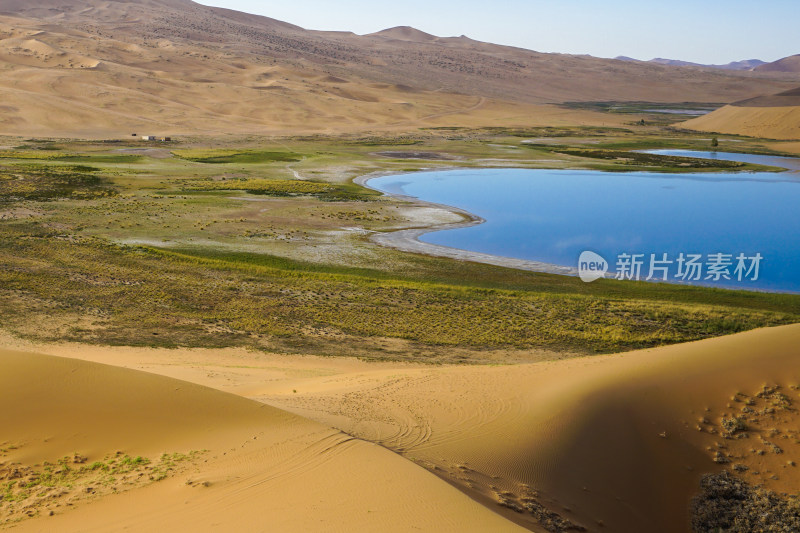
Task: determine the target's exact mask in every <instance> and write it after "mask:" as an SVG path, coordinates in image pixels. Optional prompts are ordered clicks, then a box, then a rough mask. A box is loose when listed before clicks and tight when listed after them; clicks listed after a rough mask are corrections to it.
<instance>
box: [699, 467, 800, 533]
mask: <svg viewBox="0 0 800 533" xmlns="http://www.w3.org/2000/svg"><path fill="white" fill-rule="evenodd" d="M692 530H693V531H695V532H696V533H719V532H722V531H724V532H729V533H752V532H754V531H775V532H786V533H789V532H795V531H800V499H798V497H797V496H786V497H784V496H780V495H778V494H776V493H775V492H772V491H770V490H766V489H763V488H759V487H753V486H751V485H750V484H748V483H747V482H745V481H743V480H741V479H738V478H736V477H734V476H733V475H731V474H730V473H729V472H722V473H719V474H709V475H706V476H704V477H703V480H702V482H701V491H700V494H699V495H697V496H696V497H695V498H694V499H693V500H692Z"/></svg>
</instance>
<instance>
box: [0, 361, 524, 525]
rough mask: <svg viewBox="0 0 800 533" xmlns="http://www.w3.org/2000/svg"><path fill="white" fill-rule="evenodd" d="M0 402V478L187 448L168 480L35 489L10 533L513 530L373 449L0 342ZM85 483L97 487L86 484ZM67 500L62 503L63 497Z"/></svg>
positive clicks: (198, 392)
mask: <svg viewBox="0 0 800 533" xmlns="http://www.w3.org/2000/svg"><path fill="white" fill-rule="evenodd" d="M0 399H1V400H2V403H3V405H4V406H6V407H5V408H4V409H3V410H2V411H0V427H2V428H3V430H2V438H3V439H5V442H3V446H2V454H3V456H2V457H0V463H1V464H0V475H3V476H4V477H7V476H11V477H10V479H11V480H12V481H13V482H14V483H23V482H28V481H29V480H30V479H33V477H34V476H32V475H29V473H30V472H33V471H35V470H36V466H35V465H37V464H39V465H41V463H42V461H51V462H54V461H56V460H57V459H59V458H60V457H62V456H65V455H66V456H68V457H70V458H71V457H77V456H82V457H84V458H85V459H84V461H85V462H80V463H78V464H75V465H72V463H69V464H70V465H72V468H73V469H78V468H80V465H81V464H85V465H91V464H93V462H94V461H102V460H104V458H105V457H107V456H108V455H109V454H111V455H115V454H116V452H117V451H120V452H122V453H125V454H130V455H131V456H133V455H137V456H139V455H141V456H144V457H153V456H154V454H156V455H159V454H161V453H162V452H166V453H174V452H183V453H188V452H190V451H195V452H197V454H196V455H192V457H193V458H192V459H189V460H187V461H186V462H185V464H184V465H183V466H182V467H181V468H178V469H176V471H175V472H174V473H173V474H172V475H170V476H168V477H167V478H166V479H163V480H161V481H157V482H152V483H144V484H141V483H140V484H136V483H134V482H131V484H129V486H125V485H124V484H122V483H121V482H120V481H119V480H117V481H108V480H106V481H104V483H110V484H111V490H112V492H113V490H117V489H118V490H119V491H120V492H119V493H117V494H110V495H105V496H103V497H99V496H92V495H89V496H88V497H87V498H88V501H85V500H86V498H85V499H83V500H81V499H75V498H71V499H70V495H66V496H65V495H59V490H55V491H53V490H50V491H49V492H48V490H49V489H46V488H44V487H43V486H41V485H40V486H37V487H36V488H35V489H33V490H34V491H40V490H41V491H42V492H43V493H47V494H48V496H47V497H45V496H43V498H44V499H43V500H42V501H38V502H36V501H33V503H35V504H36V506H34V507H31V508H29V509H28V511H30V512H31V513H35V512H36V511H39V512H40V513H41V514H42V515H44V516H41V517H40V518H30V519H27V520H24V521H22V522H20V523H19V524H18V525H17V526H16V527H15V528H14V530H15V531H17V530H19V531H98V532H99V531H103V532H106V531H121V530H127V531H168V530H173V531H220V530H226V531H409V530H411V529H421V530H428V531H514V530H516V529H518V528H517V527H516V526H514V525H513V524H512V523H511V522H508V521H506V520H505V519H503V518H501V517H500V516H498V515H496V514H494V513H492V512H491V511H489V510H488V509H485V508H483V507H481V506H480V505H476V504H475V502H473V501H472V500H470V499H469V498H468V497H467V496H465V495H464V494H462V493H461V492H459V491H458V490H456V489H455V488H453V487H451V486H450V485H448V484H447V483H445V482H444V481H442V480H440V479H437V478H436V477H435V476H433V475H431V474H430V473H428V472H426V471H425V470H424V469H422V468H420V467H418V466H416V465H414V464H413V463H411V462H409V461H407V460H405V459H402V458H401V457H399V456H397V455H395V454H393V453H391V452H389V451H387V450H385V449H383V448H381V447H378V446H375V445H373V444H369V443H366V442H363V441H359V440H357V439H353V438H352V437H350V436H348V435H345V434H342V433H340V432H338V431H336V430H333V429H330V428H328V427H325V426H323V425H320V424H318V423H315V422H311V421H308V420H304V419H302V418H299V417H297V416H295V415H290V414H288V413H286V412H283V411H280V410H278V409H275V408H272V407H269V406H265V405H262V404H258V403H256V402H253V401H250V400H246V399H243V398H239V397H236V396H232V395H229V394H225V393H222V392H218V391H214V390H211V389H207V388H204V387H201V386H198V385H193V384H189V383H186V382H181V381H176V380H173V379H169V378H164V377H160V376H154V375H148V374H144V373H141V372H136V371H132V370H126V369H119V368H113V367H109V366H106V365H99V364H95V363H87V362H83V361H76V360H73V359H64V358H54V357H50V356H44V355H37V354H33V353H20V352H10V351H7V350H3V351H0ZM76 454H77V455H76ZM31 468H32V469H33V470H26V469H31ZM14 471H22V472H23V474H24V476H23V477H22V478H19V477H14V474H13V472H14ZM56 489H62V490H63V491H64V492H69V489H67V488H66V487H62V486H58V485H56ZM125 489H128V490H125ZM95 490H97V491H98V493H100V492H102V490H103V487H100V486H97V487H85V492H89V493H92V494H94V492H95ZM33 500H35V498H34V499H33ZM66 500H69V501H70V503H74V505H67V504H66V503H64V505H61V502H65V501H66ZM31 502H32V500H31V499H29V500H26V501H23V504H24V503H31ZM13 505H21V504H20V503H16V504H15V503H14V502H11V503H9V502H4V503H3V504H2V507H0V513H2V515H5V514H6V513H7V512H8V509H9V506H13ZM73 507H74V508H73ZM67 509H69V510H67ZM48 510H53V511H54V512H55V514H54V515H53V516H47V514H48V513H47V512H45V511H48Z"/></svg>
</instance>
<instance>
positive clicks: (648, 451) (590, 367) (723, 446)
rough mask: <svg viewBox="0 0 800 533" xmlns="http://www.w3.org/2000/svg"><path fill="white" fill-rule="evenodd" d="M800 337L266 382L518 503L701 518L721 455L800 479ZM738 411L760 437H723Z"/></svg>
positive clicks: (655, 518)
mask: <svg viewBox="0 0 800 533" xmlns="http://www.w3.org/2000/svg"><path fill="white" fill-rule="evenodd" d="M798 340H800V326H788V327H784V328H776V329H772V330H760V331H753V332H749V333H744V334H740V335H735V336H732V337H728V338H721V339H714V340H709V341H701V342H697V343H691V344H686V345H681V346H672V347H667V348H661V349H655V350H646V351H642V352H633V353H628V354H624V355H618V356H612V357H597V358H589V359H577V360H568V361H558V362H551V363H541V364H533V365H520V366H514V367H496V368H446V369H409V370H407V371H404V372H397V371H395V372H392V373H390V372H386V371H384V370H376V371H375V372H373V373H358V374H354V375H350V376H348V377H343V376H336V377H335V378H317V379H315V380H313V382H312V383H309V384H296V386H297V387H298V389H300V390H301V391H302V394H301V395H300V396H299V397H295V396H294V395H288V394H278V393H276V392H271V391H269V390H265V391H264V394H262V395H260V396H259V397H260V398H261V399H262V400H263V401H267V402H270V403H273V404H275V405H282V406H284V407H285V408H291V409H293V410H295V411H296V412H298V413H303V414H305V415H307V416H311V417H313V418H316V419H318V420H321V421H326V422H328V423H330V424H333V425H336V426H337V427H340V428H342V429H344V430H345V431H348V432H350V433H352V434H355V435H359V436H362V437H363V438H365V439H369V440H374V441H376V442H381V443H382V444H384V445H385V446H387V447H389V448H390V449H394V450H396V451H398V452H401V453H402V454H403V455H404V456H406V457H413V458H414V459H415V460H416V461H418V462H420V463H421V464H425V465H426V466H427V467H428V468H430V469H432V470H434V471H436V472H438V473H439V474H440V475H441V476H442V477H444V478H446V479H450V480H451V481H452V482H454V483H456V484H460V485H462V486H463V487H464V488H465V489H466V490H468V491H469V492H470V493H472V494H473V496H475V497H476V498H478V499H479V500H481V501H484V502H491V503H493V504H494V505H495V507H496V508H497V503H498V502H503V503H504V504H505V505H506V506H508V507H512V508H518V509H521V508H527V509H529V510H530V509H533V511H534V512H533V513H530V512H526V513H517V512H515V511H511V510H508V509H505V513H506V515H507V516H509V517H511V518H514V517H516V518H517V519H518V520H527V521H528V523H529V524H532V523H533V522H535V521H536V520H535V518H536V517H535V515H536V512H538V507H537V506H538V505H539V504H543V505H545V506H547V508H549V509H550V510H552V511H555V512H557V513H558V514H559V515H561V516H562V517H563V518H565V519H568V520H570V521H571V522H574V523H576V524H580V525H582V526H583V527H586V528H588V529H589V530H590V531H603V530H607V531H619V532H624V531H630V532H641V531H650V532H657V531H664V532H676V531H686V530H688V529H689V528H688V522H689V516H688V513H689V510H688V503H689V499H690V498H691V496H692V494H693V493H695V492H696V491H697V490H698V487H699V480H700V477H701V475H702V474H703V473H704V472H710V471H716V470H719V469H721V468H722V465H721V464H717V463H716V462H714V458H715V457H717V460H720V461H725V462H726V463H727V462H728V461H730V464H728V466H730V465H731V464H740V465H745V466H747V467H749V470H748V471H747V473H746V474H742V476H743V477H745V478H746V479H747V480H748V481H750V482H752V483H757V484H761V485H764V486H766V487H768V488H770V489H773V490H776V491H779V492H782V491H794V490H796V486H797V485H796V484H797V478H798V474H797V472H796V471H795V468H794V467H793V466H790V465H791V464H793V461H797V460H798V458H800V446H798V440H797V437H798V432H797V427H798V425H797V424H798V421H800V420H799V418H800V417H798V415H797V414H796V412H795V411H789V410H785V409H784V410H782V409H778V411H777V412H775V413H772V414H769V412H768V411H769V409H770V408H771V406H772V405H773V403H772V402H773V401H774V398H775V397H777V396H774V395H776V394H777V395H783V394H785V395H786V397H787V398H789V401H794V402H796V401H797V396H798V395H797V392H796V391H797V389H796V387H797V384H798V382H799V380H800V366H799V365H798V363H800V350H799V349H798V348H797V346H798ZM325 385H327V390H326V387H325ZM773 385H777V386H780V387H781V388H780V389H776V390H772V389H767V392H764V391H765V389H764V387H765V386H767V387H771V386H773ZM779 391H782V392H779ZM759 394H760V396H759ZM748 404H751V406H750V407H747V405H748ZM748 409H749V412H750V413H751V414H749V415H743V413H747V412H748ZM762 410H765V411H766V412H767V414H765V413H764V412H762ZM736 415H740V416H744V417H745V418H748V421H747V425H748V426H749V428H748V433H747V436H748V437H749V438H731V439H726V438H723V433H724V431H723V429H722V428H721V425H720V424H721V422H722V420H723V419H729V420H730V419H733V417H734V416H736ZM776 446H777V447H780V449H781V452H782V453H775V450H776V449H777V448H776ZM718 453H719V454H720V456H719V457H722V458H723V459H720V458H719V457H718V456H717V454H718ZM762 454H763V455H762ZM559 530H568V529H567V526H566V525H563V529H559Z"/></svg>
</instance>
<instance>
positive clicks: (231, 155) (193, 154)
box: [172, 149, 301, 164]
mask: <svg viewBox="0 0 800 533" xmlns="http://www.w3.org/2000/svg"><path fill="white" fill-rule="evenodd" d="M172 154H173V155H174V156H176V157H180V158H181V159H186V160H187V161H194V162H195V163H209V164H224V163H238V164H257V163H273V162H286V163H291V162H297V161H300V159H301V156H300V154H296V153H294V152H270V151H264V150H192V149H189V150H174V151H173V152H172Z"/></svg>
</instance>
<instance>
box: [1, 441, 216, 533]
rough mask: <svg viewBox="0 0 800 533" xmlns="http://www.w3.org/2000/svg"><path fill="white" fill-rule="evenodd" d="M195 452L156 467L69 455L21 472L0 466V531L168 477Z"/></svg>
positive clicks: (120, 458) (166, 458)
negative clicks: (63, 507)
mask: <svg viewBox="0 0 800 533" xmlns="http://www.w3.org/2000/svg"><path fill="white" fill-rule="evenodd" d="M200 453H201V452H197V451H193V452H190V453H188V454H182V453H173V454H164V455H162V457H161V458H160V459H159V460H157V461H151V460H150V459H147V458H146V457H141V456H130V455H125V454H123V453H122V452H118V453H117V454H116V455H114V456H110V457H106V458H104V459H103V460H100V461H93V462H89V461H88V460H87V458H86V457H84V456H82V455H80V454H74V455H73V456H72V457H63V458H61V459H59V460H58V461H56V462H55V463H50V462H44V463H43V464H42V465H35V466H25V465H21V464H18V463H3V464H0V526H2V525H5V524H8V523H13V522H18V521H20V520H22V519H24V518H29V517H33V516H37V515H39V514H41V513H43V512H49V514H53V513H54V511H55V509H57V508H58V507H60V506H61V504H62V502H63V503H67V504H68V505H72V504H73V503H74V502H77V501H80V500H84V499H88V498H92V497H96V496H99V495H103V494H109V493H112V492H119V491H122V490H126V489H129V488H132V487H137V486H141V485H144V484H147V483H150V482H156V481H161V480H163V479H166V478H167V477H169V476H170V475H172V474H174V473H175V472H176V471H177V470H178V468H179V465H180V464H181V463H184V462H186V461H190V460H193V459H195V458H196V457H197V456H198V455H199V454H200Z"/></svg>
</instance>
